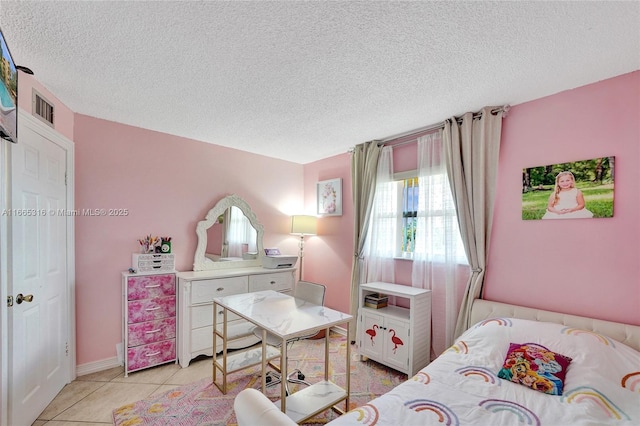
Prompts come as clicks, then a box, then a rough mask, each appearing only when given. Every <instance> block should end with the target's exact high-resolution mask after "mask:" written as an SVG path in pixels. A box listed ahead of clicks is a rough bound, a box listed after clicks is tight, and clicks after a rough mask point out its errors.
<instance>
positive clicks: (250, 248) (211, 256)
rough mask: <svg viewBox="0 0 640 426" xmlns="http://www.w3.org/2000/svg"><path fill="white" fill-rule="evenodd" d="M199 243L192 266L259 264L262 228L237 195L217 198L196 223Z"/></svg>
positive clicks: (201, 267)
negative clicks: (202, 217)
mask: <svg viewBox="0 0 640 426" xmlns="http://www.w3.org/2000/svg"><path fill="white" fill-rule="evenodd" d="M196 233H197V234H198V246H197V248H196V253H195V255H194V259H193V270H194V271H203V270H210V269H223V268H237V267H250V266H260V265H261V264H262V257H263V251H264V250H263V245H262V237H263V235H264V228H263V227H262V225H261V224H260V222H258V219H257V218H256V215H255V214H254V213H253V211H252V210H251V207H250V206H249V205H248V204H247V202H246V201H244V200H243V199H242V198H240V197H238V196H237V195H228V196H226V197H224V198H223V199H222V200H220V201H219V202H218V203H217V204H216V205H215V206H214V207H213V208H212V209H211V210H209V212H208V213H207V216H206V217H205V220H202V221H200V222H198V225H197V226H196Z"/></svg>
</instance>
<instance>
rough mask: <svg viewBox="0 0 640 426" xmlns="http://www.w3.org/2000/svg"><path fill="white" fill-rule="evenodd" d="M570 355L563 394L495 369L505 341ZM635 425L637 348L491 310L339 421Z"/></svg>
mask: <svg viewBox="0 0 640 426" xmlns="http://www.w3.org/2000/svg"><path fill="white" fill-rule="evenodd" d="M512 342H513V343H537V344H540V345H543V346H545V347H547V348H548V349H549V350H551V351H554V352H556V353H560V354H563V355H566V356H568V357H571V358H572V359H573V361H572V362H571V365H570V366H569V368H568V370H567V375H566V378H565V386H564V393H563V395H562V396H554V395H548V394H544V393H541V392H538V391H535V390H532V389H530V388H528V387H525V386H523V385H521V384H517V383H512V382H509V381H507V380H503V379H500V378H498V377H497V373H498V371H500V368H501V367H502V365H503V362H504V359H505V355H506V353H507V351H508V349H509V344H510V343H512ZM431 424H434V425H491V426H494V425H518V424H527V425H571V426H573V425H593V426H596V425H598V426H600V425H640V352H638V351H635V350H633V349H631V348H630V347H628V346H626V345H624V344H622V343H620V342H617V341H614V340H612V339H609V338H607V337H605V336H602V335H599V334H595V333H592V332H587V331H581V330H576V329H572V328H569V327H566V326H563V325H559V324H552V323H545V322H536V321H528V320H519V319H508V318H496V319H490V320H486V321H483V322H481V323H478V324H476V325H475V326H474V327H472V328H470V329H469V330H467V331H466V332H465V333H464V334H463V335H462V336H460V338H459V339H458V340H457V341H456V343H455V344H454V345H453V346H452V347H451V348H449V349H448V350H447V351H445V352H444V353H443V354H442V355H441V356H440V357H438V358H437V359H436V360H435V361H434V362H432V363H431V364H430V365H428V366H427V367H425V368H424V369H422V370H421V371H420V372H419V373H418V374H416V375H415V376H414V377H413V378H410V379H409V380H407V381H406V382H404V383H403V384H401V385H399V386H397V387H396V388H395V389H393V390H392V391H390V392H388V393H386V394H384V395H382V396H381V397H379V398H376V399H374V400H372V401H371V402H369V403H368V404H365V405H363V406H361V407H358V408H356V409H353V410H351V411H350V412H348V413H346V414H345V415H343V416H341V417H339V418H338V419H336V420H334V421H333V422H331V426H339V425H370V426H373V425H389V426H401V425H416V426H417V425H431Z"/></svg>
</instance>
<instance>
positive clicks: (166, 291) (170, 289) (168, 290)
mask: <svg viewBox="0 0 640 426" xmlns="http://www.w3.org/2000/svg"><path fill="white" fill-rule="evenodd" d="M173 294H176V276H175V274H162V275H140V276H137V277H129V278H128V279H127V298H128V299H129V300H141V299H151V298H153V297H160V296H171V295H173Z"/></svg>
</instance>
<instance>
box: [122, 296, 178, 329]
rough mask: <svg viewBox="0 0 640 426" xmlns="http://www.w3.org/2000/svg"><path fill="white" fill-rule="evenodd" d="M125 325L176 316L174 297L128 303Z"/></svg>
mask: <svg viewBox="0 0 640 426" xmlns="http://www.w3.org/2000/svg"><path fill="white" fill-rule="evenodd" d="M128 311H129V312H128V313H129V318H128V321H127V323H128V324H133V323H136V322H145V321H153V320H158V319H162V318H167V317H175V316H176V296H165V297H156V298H155V299H145V300H134V301H131V302H129V303H128Z"/></svg>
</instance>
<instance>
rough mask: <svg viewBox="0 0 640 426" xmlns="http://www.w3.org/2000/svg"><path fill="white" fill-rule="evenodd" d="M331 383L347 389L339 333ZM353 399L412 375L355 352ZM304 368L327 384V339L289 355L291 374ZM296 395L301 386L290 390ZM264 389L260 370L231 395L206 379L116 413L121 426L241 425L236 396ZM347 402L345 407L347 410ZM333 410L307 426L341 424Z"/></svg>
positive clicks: (274, 393)
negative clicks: (244, 391) (234, 408)
mask: <svg viewBox="0 0 640 426" xmlns="http://www.w3.org/2000/svg"><path fill="white" fill-rule="evenodd" d="M330 339H331V340H330V349H329V358H330V368H329V377H330V380H332V381H333V382H334V383H336V384H337V385H338V386H343V387H344V386H345V383H346V375H345V355H346V345H347V342H346V339H345V337H344V336H341V335H339V334H337V333H331V335H330ZM351 355H352V356H351V393H350V404H349V405H350V406H349V409H352V408H355V407H357V406H360V405H363V404H365V403H366V402H367V401H369V400H371V399H373V398H375V397H376V396H379V395H382V394H383V393H385V392H387V391H389V390H391V389H392V388H393V387H395V386H397V385H398V384H400V383H401V382H403V381H405V380H407V375H406V374H403V373H400V372H398V371H395V370H393V369H390V368H388V367H386V366H384V365H381V364H378V363H376V362H374V361H370V360H367V361H361V360H360V356H359V355H358V354H357V353H356V351H355V350H354V346H352V347H351ZM294 368H299V369H300V370H302V371H303V372H304V374H305V376H306V380H307V381H309V382H311V383H315V382H318V381H320V380H323V379H324V339H319V340H303V341H299V342H296V343H295V344H294V345H293V346H292V347H291V349H290V350H289V369H290V370H292V369H294ZM289 385H290V389H291V390H292V391H295V390H296V389H297V386H303V385H296V384H289ZM259 386H260V367H259V366H256V367H251V368H247V369H245V370H242V371H239V372H236V373H233V374H230V375H229V376H228V378H227V387H228V389H227V394H226V395H222V393H221V392H220V391H219V390H218V388H217V387H216V386H215V385H214V384H213V383H212V379H211V378H206V379H202V380H200V381H197V382H195V383H191V384H189V385H185V386H180V387H177V388H175V389H173V390H171V391H168V392H165V393H163V394H160V395H156V396H153V397H150V398H147V399H144V400H141V401H138V402H134V403H132V404H127V405H124V406H122V407H120V408H117V409H116V410H114V411H113V423H114V424H115V425H118V426H133V425H148V426H164V425H179V426H196V425H227V426H231V425H236V424H237V421H236V416H235V413H234V411H233V400H234V398H235V396H236V395H237V394H238V393H239V392H240V391H241V390H243V389H245V388H247V387H256V388H257V387H259ZM267 396H268V397H269V398H270V399H271V400H274V401H275V400H278V399H279V398H280V386H279V385H278V386H273V387H271V388H268V389H267ZM344 405H345V404H344V402H341V403H340V404H339V407H340V408H341V409H344V408H345V406H344ZM337 416H338V414H337V413H336V412H335V411H333V410H326V411H324V412H323V413H321V414H319V415H317V416H315V417H313V418H311V419H309V420H307V421H306V422H304V424H305V425H309V426H313V425H323V424H326V423H327V422H329V421H331V420H333V419H334V418H336V417H337Z"/></svg>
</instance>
